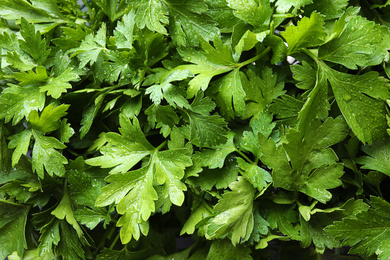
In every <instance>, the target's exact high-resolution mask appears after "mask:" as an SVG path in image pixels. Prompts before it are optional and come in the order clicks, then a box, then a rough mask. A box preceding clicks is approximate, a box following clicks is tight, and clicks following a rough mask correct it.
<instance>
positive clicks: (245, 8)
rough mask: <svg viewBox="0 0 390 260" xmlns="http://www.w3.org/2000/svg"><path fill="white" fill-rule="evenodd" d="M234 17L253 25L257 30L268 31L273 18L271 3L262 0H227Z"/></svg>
mask: <svg viewBox="0 0 390 260" xmlns="http://www.w3.org/2000/svg"><path fill="white" fill-rule="evenodd" d="M227 3H228V6H229V7H230V8H232V9H233V10H234V15H235V16H236V17H238V18H240V19H241V20H243V21H245V22H247V23H249V24H251V25H253V26H254V27H255V28H256V29H267V27H268V25H269V23H270V21H271V16H272V9H271V6H270V2H269V1H265V0H260V1H255V0H227Z"/></svg>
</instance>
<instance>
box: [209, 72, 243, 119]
mask: <svg viewBox="0 0 390 260" xmlns="http://www.w3.org/2000/svg"><path fill="white" fill-rule="evenodd" d="M242 77H245V74H244V73H243V72H240V70H239V69H238V68H237V69H234V70H233V71H232V72H230V73H229V74H227V75H226V76H224V77H223V78H221V80H218V81H215V85H213V86H212V88H211V91H212V92H217V95H216V99H215V101H216V103H217V105H218V106H220V107H221V112H222V114H223V115H227V116H230V117H232V118H234V115H235V114H237V115H242V114H243V113H244V111H245V107H246V106H245V96H246V93H245V90H244V88H243V86H242Z"/></svg>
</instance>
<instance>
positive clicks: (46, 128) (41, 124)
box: [28, 104, 69, 133]
mask: <svg viewBox="0 0 390 260" xmlns="http://www.w3.org/2000/svg"><path fill="white" fill-rule="evenodd" d="M68 108H69V105H60V106H58V107H56V108H54V104H50V105H48V106H47V107H45V108H44V109H43V111H42V113H41V116H39V115H38V112H37V111H35V110H34V111H32V112H31V113H30V115H29V118H28V121H29V122H30V124H31V126H32V127H33V129H35V130H38V131H42V132H43V133H48V132H52V131H54V130H57V129H58V128H59V127H60V125H61V121H60V119H61V117H63V116H66V114H67V113H66V110H68Z"/></svg>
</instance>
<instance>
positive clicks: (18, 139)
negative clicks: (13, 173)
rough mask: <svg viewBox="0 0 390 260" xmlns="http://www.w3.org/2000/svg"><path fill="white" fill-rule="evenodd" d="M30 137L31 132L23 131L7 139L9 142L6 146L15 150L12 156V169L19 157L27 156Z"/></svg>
mask: <svg viewBox="0 0 390 260" xmlns="http://www.w3.org/2000/svg"><path fill="white" fill-rule="evenodd" d="M31 136H32V132H31V131H30V130H25V131H23V132H20V133H18V134H15V135H12V136H10V137H9V139H10V142H9V144H8V148H10V149H14V148H16V149H15V151H14V152H13V154H12V167H15V166H16V164H18V162H19V160H20V157H21V156H22V155H23V154H24V155H26V154H27V152H28V148H29V146H30V140H31Z"/></svg>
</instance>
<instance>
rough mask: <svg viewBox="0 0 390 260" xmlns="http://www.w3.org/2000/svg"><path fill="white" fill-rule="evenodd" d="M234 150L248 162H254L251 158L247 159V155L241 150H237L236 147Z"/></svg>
mask: <svg viewBox="0 0 390 260" xmlns="http://www.w3.org/2000/svg"><path fill="white" fill-rule="evenodd" d="M236 152H237V153H238V154H239V155H240V156H241V157H242V158H244V159H245V160H246V161H247V162H248V163H250V164H254V162H253V161H252V160H251V159H249V157H248V156H246V154H245V153H243V152H241V151H240V150H238V149H237V148H236Z"/></svg>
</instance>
